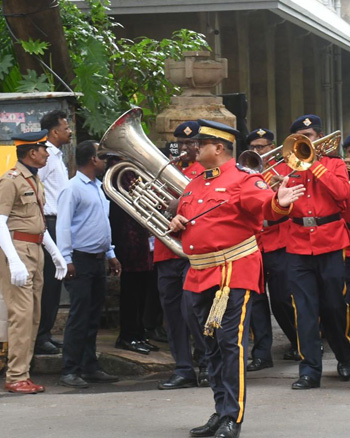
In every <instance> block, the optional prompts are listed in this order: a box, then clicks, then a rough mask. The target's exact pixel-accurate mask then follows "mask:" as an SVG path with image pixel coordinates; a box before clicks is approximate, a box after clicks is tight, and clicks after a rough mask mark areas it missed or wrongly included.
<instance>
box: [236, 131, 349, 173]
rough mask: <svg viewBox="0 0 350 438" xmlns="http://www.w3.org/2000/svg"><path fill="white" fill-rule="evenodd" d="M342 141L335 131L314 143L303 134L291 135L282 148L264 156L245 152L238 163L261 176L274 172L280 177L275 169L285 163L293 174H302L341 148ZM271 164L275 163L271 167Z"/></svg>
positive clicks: (338, 132)
mask: <svg viewBox="0 0 350 438" xmlns="http://www.w3.org/2000/svg"><path fill="white" fill-rule="evenodd" d="M340 140H341V132H340V131H334V132H332V133H331V134H329V135H327V136H325V137H322V138H319V139H318V140H316V141H313V142H312V141H311V140H310V139H309V138H308V137H306V136H305V135H303V134H291V135H289V136H288V137H287V138H286V139H285V140H284V142H283V144H282V145H281V146H278V147H277V148H275V149H273V150H272V151H269V152H267V153H266V154H263V155H259V154H258V153H256V152H254V151H243V152H242V153H241V155H240V156H239V157H238V160H237V161H238V163H239V164H240V165H241V166H245V167H249V168H250V169H251V170H253V171H255V172H256V173H261V174H265V173H266V172H268V171H270V170H274V172H275V173H276V175H278V172H277V171H276V170H275V167H276V166H277V165H278V164H280V163H282V162H283V161H284V162H285V163H286V164H287V165H288V166H289V167H290V168H291V169H292V170H293V172H298V171H299V172H302V171H305V170H308V169H310V167H311V166H312V165H313V163H314V162H315V161H316V160H317V159H319V158H320V157H322V156H325V155H328V154H330V153H331V152H333V151H335V150H336V149H337V148H338V147H339V143H340ZM273 161H274V162H273ZM271 162H273V163H272V164H270V165H269V163H271Z"/></svg>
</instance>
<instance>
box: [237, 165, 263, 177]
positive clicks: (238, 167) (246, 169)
mask: <svg viewBox="0 0 350 438" xmlns="http://www.w3.org/2000/svg"><path fill="white" fill-rule="evenodd" d="M236 167H237V169H238V170H241V171H242V172H246V173H250V174H251V175H252V174H254V173H259V172H258V171H256V170H253V169H250V168H249V167H245V166H242V164H239V163H236Z"/></svg>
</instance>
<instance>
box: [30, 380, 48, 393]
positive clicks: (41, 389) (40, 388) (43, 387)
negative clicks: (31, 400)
mask: <svg viewBox="0 0 350 438" xmlns="http://www.w3.org/2000/svg"><path fill="white" fill-rule="evenodd" d="M27 382H29V383H31V384H32V385H33V386H35V387H36V388H37V391H38V392H44V391H45V386H44V385H36V384H35V383H34V382H33V381H32V380H31V379H27Z"/></svg>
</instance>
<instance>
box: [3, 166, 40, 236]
mask: <svg viewBox="0 0 350 438" xmlns="http://www.w3.org/2000/svg"><path fill="white" fill-rule="evenodd" d="M28 179H30V180H31V182H32V184H33V186H34V187H35V190H36V191H37V194H38V198H39V199H40V200H41V203H42V205H44V203H45V195H44V186H43V184H42V182H41V181H40V178H39V177H38V176H37V175H36V176H34V175H33V174H32V173H31V172H30V171H29V170H28V169H27V168H26V167H25V166H24V165H23V164H21V163H20V162H18V161H17V163H16V165H15V167H14V168H13V169H10V170H9V171H7V172H6V173H5V174H4V175H3V176H2V177H1V178H0V215H5V216H8V221H7V226H8V228H9V230H10V231H21V232H22V233H30V234H41V233H44V231H45V223H44V218H43V215H42V213H41V210H40V206H39V204H38V201H37V197H36V194H35V192H34V190H33V188H32V186H31V185H30V183H29V182H28Z"/></svg>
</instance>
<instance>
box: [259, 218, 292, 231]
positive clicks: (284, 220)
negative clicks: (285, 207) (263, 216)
mask: <svg viewBox="0 0 350 438" xmlns="http://www.w3.org/2000/svg"><path fill="white" fill-rule="evenodd" d="M288 219H289V217H288V216H284V217H282V218H281V219H278V221H267V220H264V222H263V227H265V228H266V227H271V226H272V225H277V224H281V223H282V222H286V221H287V220H288Z"/></svg>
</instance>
